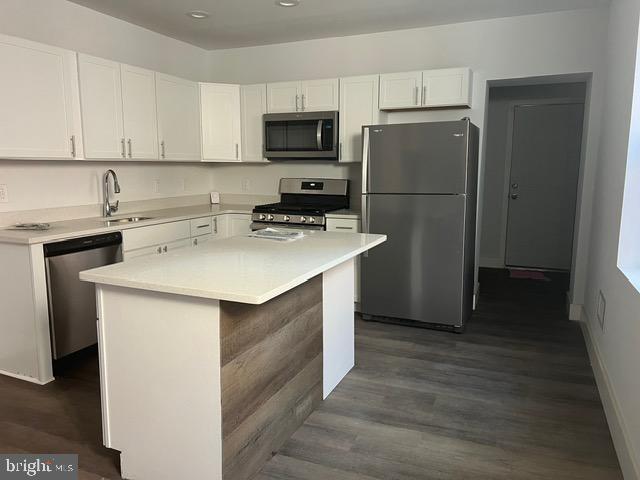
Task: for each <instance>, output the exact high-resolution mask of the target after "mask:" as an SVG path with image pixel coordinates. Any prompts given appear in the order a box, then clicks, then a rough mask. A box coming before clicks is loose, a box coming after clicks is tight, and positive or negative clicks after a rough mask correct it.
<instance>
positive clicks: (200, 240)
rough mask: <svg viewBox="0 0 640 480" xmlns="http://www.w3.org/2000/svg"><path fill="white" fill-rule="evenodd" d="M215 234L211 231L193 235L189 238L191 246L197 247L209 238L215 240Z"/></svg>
mask: <svg viewBox="0 0 640 480" xmlns="http://www.w3.org/2000/svg"><path fill="white" fill-rule="evenodd" d="M215 239H216V236H215V235H214V234H212V233H209V234H207V235H199V236H197V237H194V238H192V239H191V246H193V247H199V246H200V245H203V244H205V243H207V242H210V241H211V240H215Z"/></svg>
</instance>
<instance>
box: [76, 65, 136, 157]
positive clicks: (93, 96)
mask: <svg viewBox="0 0 640 480" xmlns="http://www.w3.org/2000/svg"><path fill="white" fill-rule="evenodd" d="M78 70H79V74H80V78H79V81H80V106H81V111H82V133H83V141H84V155H85V157H86V158H110V159H116V158H124V157H125V156H126V150H125V138H124V127H123V123H122V84H121V82H120V64H119V63H117V62H111V61H109V60H104V59H102V58H96V57H91V56H89V55H84V54H78Z"/></svg>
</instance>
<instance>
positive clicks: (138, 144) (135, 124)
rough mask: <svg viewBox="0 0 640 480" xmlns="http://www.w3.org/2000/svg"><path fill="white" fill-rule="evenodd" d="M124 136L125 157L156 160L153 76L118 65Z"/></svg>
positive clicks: (156, 139) (133, 68)
mask: <svg viewBox="0 0 640 480" xmlns="http://www.w3.org/2000/svg"><path fill="white" fill-rule="evenodd" d="M120 68H121V73H122V106H123V117H124V135H125V137H126V139H127V157H128V158H139V159H157V158H158V118H157V111H156V82H155V74H154V72H152V71H150V70H144V69H142V68H137V67H132V66H130V65H121V66H120Z"/></svg>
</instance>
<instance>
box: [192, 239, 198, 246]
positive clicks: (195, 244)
mask: <svg viewBox="0 0 640 480" xmlns="http://www.w3.org/2000/svg"><path fill="white" fill-rule="evenodd" d="M193 246H194V247H197V246H198V239H197V238H194V239H193Z"/></svg>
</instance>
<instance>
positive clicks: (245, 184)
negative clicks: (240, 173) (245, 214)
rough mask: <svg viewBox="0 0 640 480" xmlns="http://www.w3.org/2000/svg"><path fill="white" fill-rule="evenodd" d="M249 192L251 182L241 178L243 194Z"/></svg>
mask: <svg viewBox="0 0 640 480" xmlns="http://www.w3.org/2000/svg"><path fill="white" fill-rule="evenodd" d="M249 190H251V180H249V179H248V178H243V179H242V191H243V192H248V191H249Z"/></svg>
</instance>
